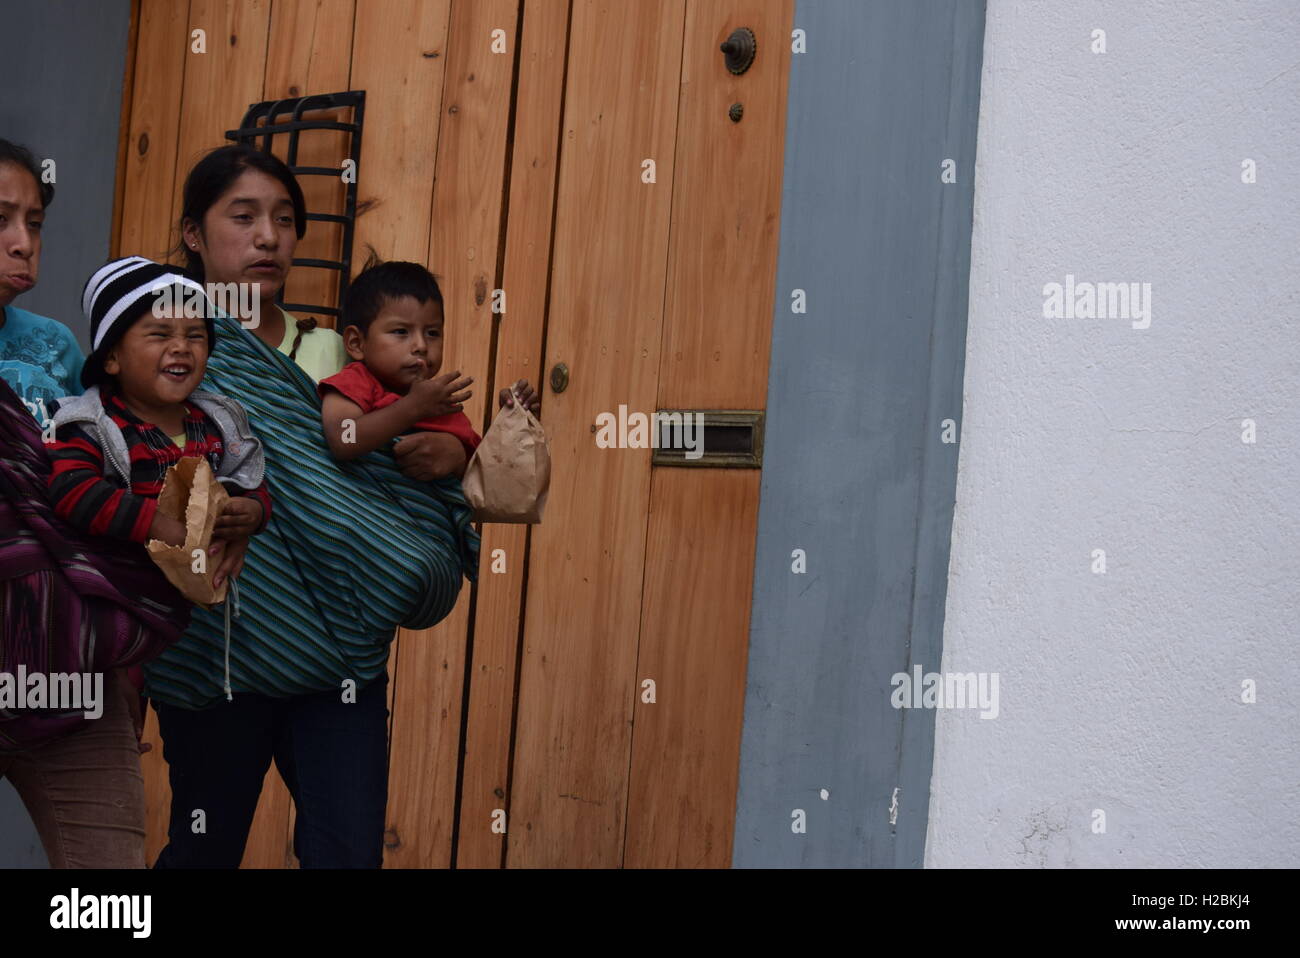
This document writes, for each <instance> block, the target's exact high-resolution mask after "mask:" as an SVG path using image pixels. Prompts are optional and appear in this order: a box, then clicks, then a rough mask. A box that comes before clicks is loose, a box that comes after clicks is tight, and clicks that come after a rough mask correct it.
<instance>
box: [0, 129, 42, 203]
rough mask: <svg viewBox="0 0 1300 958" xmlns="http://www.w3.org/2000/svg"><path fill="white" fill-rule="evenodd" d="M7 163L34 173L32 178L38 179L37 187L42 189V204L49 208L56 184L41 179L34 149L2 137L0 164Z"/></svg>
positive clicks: (0, 141)
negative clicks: (33, 152)
mask: <svg viewBox="0 0 1300 958" xmlns="http://www.w3.org/2000/svg"><path fill="white" fill-rule="evenodd" d="M5 163H12V164H13V165H14V166H16V167H18V168H19V169H20V170H26V171H27V172H28V173H30V174H32V179H34V180H35V181H36V188H37V189H38V190H40V191H41V206H42V207H44V208H45V209H47V210H48V209H49V208H50V204H51V203H53V202H54V184H53V183H44V182H42V181H41V165H40V164H39V163H38V162H36V157H35V156H34V155H33V154H32V151H31V150H29V149H27V147H25V146H19V145H18V144H17V143H10V142H9V141H8V140H6V139H0V166H2V165H4V164H5Z"/></svg>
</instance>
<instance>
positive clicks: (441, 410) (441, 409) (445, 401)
mask: <svg viewBox="0 0 1300 958" xmlns="http://www.w3.org/2000/svg"><path fill="white" fill-rule="evenodd" d="M473 381H474V380H473V378H472V377H470V376H465V377H464V378H460V370H456V371H454V372H449V373H439V374H438V375H437V376H434V377H432V378H430V379H421V380H418V381H416V382H415V383H413V384H412V385H411V390H410V392H409V393H407V395H408V396H410V397H412V402H415V403H416V404H417V408H418V409H420V411H421V414H422V417H421V418H426V419H436V418H437V417H439V416H449V415H451V414H452V413H454V412H460V411H461V407H462V406H463V405H464V404H465V402H466V401H467V400H468V399H469V397H470V396H472V395H474V394H473V393H472V392H471V391H470V390H469V388H468V387H469V384H470V383H472V382H473Z"/></svg>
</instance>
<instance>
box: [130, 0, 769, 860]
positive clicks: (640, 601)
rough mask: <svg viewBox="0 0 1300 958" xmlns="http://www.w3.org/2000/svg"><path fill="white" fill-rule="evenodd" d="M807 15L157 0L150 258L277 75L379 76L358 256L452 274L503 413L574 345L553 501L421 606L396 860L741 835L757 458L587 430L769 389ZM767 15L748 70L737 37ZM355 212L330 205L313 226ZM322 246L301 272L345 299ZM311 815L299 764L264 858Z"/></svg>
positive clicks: (279, 802) (493, 534)
mask: <svg viewBox="0 0 1300 958" xmlns="http://www.w3.org/2000/svg"><path fill="white" fill-rule="evenodd" d="M792 20H793V0H617V2H615V0H523V2H522V3H520V2H517V0H363V2H357V0H274V2H271V0H182V2H174V0H139V3H138V6H137V9H136V15H135V18H134V26H133V36H134V43H133V50H134V56H133V61H132V67H131V72H130V76H129V78H128V79H129V81H130V86H129V93H128V102H129V110H128V111H126V116H124V121H123V138H124V144H123V147H124V149H123V156H124V158H125V159H124V166H123V169H122V170H121V171H120V178H121V183H122V186H121V196H120V200H119V205H118V222H119V231H118V234H117V242H118V249H119V251H120V253H121V254H122V255H126V254H130V253H138V254H142V255H146V256H150V257H154V258H162V257H164V256H165V255H166V254H167V251H168V250H169V249H170V248H172V247H173V246H174V244H175V241H176V233H175V222H176V217H177V215H178V213H179V206H180V191H181V186H182V184H183V180H184V176H185V174H186V172H187V171H188V169H189V168H190V166H191V165H192V163H193V161H194V160H195V159H196V158H197V156H198V155H199V154H200V153H201V152H202V151H204V150H206V149H209V148H211V147H214V146H219V145H221V144H222V143H223V142H225V141H224V137H223V134H224V131H225V130H227V129H231V128H233V127H234V126H235V125H236V124H237V122H238V121H239V119H240V117H241V116H242V115H243V112H244V110H245V109H246V108H247V107H248V106H249V105H250V104H251V103H254V102H257V101H259V100H262V99H270V98H278V97H288V96H299V95H308V94H313V93H328V92H335V91H339V90H344V89H363V90H365V91H366V93H367V104H366V118H365V132H364V137H363V150H362V158H361V162H360V165H359V169H358V187H359V193H360V198H361V200H362V203H363V205H364V206H365V207H367V209H368V211H367V212H366V213H365V214H364V215H363V216H362V217H360V218H359V219H358V221H357V236H356V242H355V243H354V250H353V252H354V260H353V261H354V264H355V266H356V267H357V268H359V265H360V263H361V262H362V261H364V259H365V254H366V248H367V246H373V247H374V248H375V250H376V251H377V252H379V254H380V255H381V256H383V257H384V258H387V259H411V260H416V261H418V262H423V263H426V264H427V265H428V266H429V268H430V269H431V270H433V272H434V273H435V274H436V275H437V276H438V277H439V282H440V284H441V286H442V289H443V293H444V297H445V298H446V303H447V307H446V309H447V321H448V330H449V332H448V343H447V353H446V359H445V362H446V363H447V367H446V368H453V367H455V368H460V369H461V370H462V371H464V372H466V373H468V374H469V375H472V376H474V377H475V379H476V385H475V397H474V400H473V403H472V405H471V406H470V408H469V409H467V412H468V413H469V414H470V415H471V417H472V418H473V419H474V420H475V421H476V422H477V423H478V424H479V425H480V426H481V427H482V428H483V429H486V428H487V426H488V425H489V424H490V417H491V409H490V402H489V400H490V397H491V396H492V395H493V394H494V393H495V391H496V390H497V389H499V388H500V387H501V386H503V385H505V384H507V383H509V382H513V381H514V380H515V379H518V378H520V377H524V378H528V379H529V380H530V381H532V382H533V383H534V384H543V383H544V382H545V381H546V379H547V373H548V372H549V370H550V369H551V367H552V366H553V365H555V364H556V363H565V364H566V365H567V366H568V367H569V369H570V371H571V382H570V385H569V387H568V389H567V390H565V391H563V392H558V393H557V392H553V391H551V390H549V388H548V389H545V390H544V399H543V422H544V424H545V426H546V429H547V432H548V435H549V436H550V440H551V452H552V461H553V470H554V471H553V476H552V484H551V494H550V501H549V504H548V507H547V513H546V520H545V522H544V523H542V524H541V525H538V526H533V527H520V526H507V525H496V524H490V525H487V526H485V527H483V529H482V535H483V543H482V561H481V566H480V578H479V583H478V585H477V586H476V587H475V588H473V589H470V588H466V589H465V590H464V592H463V594H462V597H461V600H460V602H459V603H458V604H457V606H456V608H455V610H454V611H453V612H452V614H451V615H450V616H449V617H448V618H447V619H446V620H444V621H443V622H442V623H439V625H438V626H437V627H435V628H433V629H430V630H426V631H425V632H422V633H413V632H406V631H404V630H399V632H398V635H397V638H396V641H395V644H394V648H393V655H392V658H391V660H390V677H391V679H392V682H391V686H390V708H391V712H392V718H391V748H390V782H389V814H388V819H389V820H388V833H387V852H386V862H387V863H388V864H389V865H390V866H401V867H448V866H449V865H455V866H457V867H501V866H502V865H509V866H512V867H529V866H562V865H573V866H588V865H590V866H618V865H624V864H626V865H630V866H676V865H687V866H701V865H704V866H725V865H727V864H728V863H729V861H730V847H731V829H732V819H733V815H734V804H735V797H736V796H735V789H736V765H737V760H738V755H739V736H740V718H741V708H742V705H743V701H742V698H743V689H744V682H745V664H746V663H745V650H746V644H747V637H748V616H749V599H750V595H749V591H750V581H751V578H752V573H753V548H754V535H755V529H756V521H757V509H758V494H759V472H758V471H757V470H719V469H679V468H671V467H653V468H652V467H651V464H650V454H649V451H648V450H641V449H599V448H597V447H596V445H595V443H594V441H593V438H594V437H593V434H592V427H593V425H594V423H595V417H596V416H597V415H598V414H599V413H601V412H616V411H617V410H618V407H619V406H620V405H626V406H627V407H628V408H629V409H631V410H636V411H642V412H646V413H650V412H653V411H654V410H655V409H657V408H711V409H716V408H732V409H755V410H758V409H762V408H763V407H764V405H765V403H766V395H765V394H766V382H767V367H768V352H769V343H770V329H771V318H772V311H773V305H774V296H775V291H774V290H773V288H772V287H773V283H774V279H775V266H776V262H775V258H776V249H777V230H778V214H779V211H780V202H781V188H780V174H781V164H782V159H783V154H784V146H783V142H784V130H785V115H784V110H785V87H786V81H787V77H788V72H789V66H790V43H789V37H790V30H791V26H792ZM741 26H744V27H749V28H750V29H752V30H753V31H754V33H755V35H756V37H757V39H758V53H757V56H756V58H755V60H754V63H753V66H752V67H751V68H750V69H749V70H748V71H747V72H745V73H744V74H742V75H739V76H736V75H733V74H731V73H729V72H728V71H727V70H726V68H725V66H724V61H723V55H722V53H721V52H720V51H719V45H720V44H721V43H722V42H723V41H724V40H725V39H726V38H727V36H728V35H729V34H730V33H731V31H732V30H733V29H735V28H736V27H741ZM200 29H201V30H203V31H205V34H206V40H207V49H206V52H204V53H203V54H198V53H195V52H194V51H193V45H192V38H193V35H194V31H195V30H200ZM733 104H740V105H741V106H742V107H743V116H742V117H740V119H739V122H737V121H735V120H733V119H732V118H731V116H729V111H730V109H731V107H732V105H733ZM307 149H308V151H309V152H308V153H307V154H305V155H304V156H303V157H302V158H301V159H300V162H303V163H307V164H313V165H329V163H331V162H338V160H339V158H340V157H339V156H331V154H332V153H334V152H338V153H340V154H341V144H334V145H331V143H330V142H329V141H328V140H324V141H321V140H318V141H317V142H316V143H315V144H314V145H312V146H310V147H308V148H307ZM307 190H308V201H309V204H310V205H311V206H312V208H314V209H318V210H321V211H326V212H337V211H338V208H337V204H338V202H339V198H340V196H341V192H340V191H339V190H338V189H337V188H336V187H332V186H330V185H329V184H325V183H321V182H320V181H316V182H312V183H309V184H308V185H307ZM340 239H341V237H340V233H339V231H338V230H337V229H336V228H332V227H323V228H321V229H319V230H318V229H316V228H315V227H313V229H312V230H309V235H308V238H307V239H306V240H304V243H303V245H302V246H300V249H299V255H301V256H325V255H327V254H333V253H334V252H336V251H337V246H338V244H339V242H340ZM309 275H310V274H307V273H303V274H302V275H301V276H299V275H298V274H295V278H294V282H296V283H297V284H298V285H297V287H296V288H295V289H294V290H293V298H294V299H306V300H307V301H318V302H323V303H326V304H329V296H330V294H329V293H328V291H327V290H325V289H323V288H317V287H319V286H320V282H321V281H320V278H319V276H317V277H315V278H308V277H309ZM647 682H650V683H653V688H654V690H655V695H654V702H653V703H651V702H648V701H643V697H644V696H645V695H646V692H645V691H644V690H645V689H646V688H647V686H646V683H647ZM149 734H150V736H151V740H152V741H153V742H154V743H155V748H154V751H153V752H151V753H149V754H147V755H146V756H144V760H145V770H146V787H147V793H148V796H147V801H148V805H149V809H148V814H149V849H148V853H149V856H150V859H151V860H152V857H153V856H154V855H156V853H157V851H158V850H159V849H160V848H161V846H162V844H163V843H164V841H165V835H164V829H165V824H166V820H167V801H168V792H167V785H166V766H165V763H164V762H163V760H162V756H161V747H160V745H159V743H158V739H157V733H156V727H155V726H154V725H153V723H152V721H151V723H150V733H149ZM292 823H293V811H292V803H291V801H290V800H289V797H288V794H287V792H286V790H285V789H284V786H283V785H282V784H281V783H280V781H279V776H278V775H277V774H276V772H275V771H274V769H272V770H271V772H270V773H269V774H268V776H267V784H266V788H265V790H264V793H263V798H262V803H261V805H260V807H259V810H258V815H257V819H256V822H255V826H254V831H253V834H252V836H251V837H250V840H249V845H248V849H247V852H246V855H245V860H244V864H245V865H246V866H260V867H283V866H285V865H290V866H292V865H293V864H294V860H293V856H292V851H291V847H292V846H291V835H292Z"/></svg>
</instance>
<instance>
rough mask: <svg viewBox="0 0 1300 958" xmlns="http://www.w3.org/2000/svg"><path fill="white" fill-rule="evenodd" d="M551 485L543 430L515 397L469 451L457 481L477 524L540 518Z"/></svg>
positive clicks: (531, 520)
mask: <svg viewBox="0 0 1300 958" xmlns="http://www.w3.org/2000/svg"><path fill="white" fill-rule="evenodd" d="M550 485H551V453H550V447H549V446H548V445H547V442H546V431H545V430H544V429H542V424H541V423H540V422H538V421H537V417H536V416H534V415H533V414H532V413H531V412H529V411H528V410H527V409H525V408H524V406H523V404H522V403H520V402H519V397H517V396H516V397H515V404H514V405H513V406H507V407H506V408H505V409H502V410H499V411H498V412H497V415H496V418H495V419H493V420H492V425H491V426H490V427H489V428H488V431H487V435H486V436H484V437H483V441H482V442H481V443H479V445H478V448H477V449H475V450H474V458H472V459H471V460H470V461H469V466H468V467H467V468H466V469H465V478H464V480H462V482H461V486H462V487H463V488H464V490H465V499H466V500H467V501H468V502H469V504H470V505H471V506H472V507H473V508H474V518H475V519H476V520H478V521H480V522H529V523H531V522H541V521H542V510H543V509H544V508H545V507H546V491H547V489H549V488H550Z"/></svg>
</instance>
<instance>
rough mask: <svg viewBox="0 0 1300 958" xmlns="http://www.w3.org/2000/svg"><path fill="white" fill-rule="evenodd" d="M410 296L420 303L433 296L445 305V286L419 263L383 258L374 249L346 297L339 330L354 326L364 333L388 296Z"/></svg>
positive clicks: (399, 297)
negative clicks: (443, 298)
mask: <svg viewBox="0 0 1300 958" xmlns="http://www.w3.org/2000/svg"><path fill="white" fill-rule="evenodd" d="M403 296H410V297H412V298H413V299H414V300H415V301H416V302H418V303H419V304H420V305H424V304H425V303H427V302H428V301H429V300H433V301H434V302H435V303H437V304H438V305H439V306H441V305H442V290H440V289H438V281H437V280H436V279H434V277H433V274H432V273H430V272H429V271H428V270H427V269H425V268H424V267H423V266H421V265H420V264H419V263H405V262H401V261H400V260H394V261H393V262H389V263H385V262H382V261H381V260H380V259H379V257H378V256H376V255H375V253H374V251H373V250H371V253H370V258H369V259H368V260H366V265H365V266H364V267H363V268H362V270H361V272H360V273H358V274H357V278H356V279H354V280H353V281H352V285H350V286H349V287H348V291H347V295H345V296H344V297H343V315H342V316H341V317H340V318H339V330H340V331H342V330H344V329H347V328H348V327H349V326H355V327H357V329H359V330H360V331H361V335H362V336H364V335H365V334H366V331H367V330H368V329H369V328H370V324H371V322H373V321H374V318H375V317H376V316H378V315H379V311H380V309H382V308H383V305H384V302H385V301H386V300H392V299H401V298H402V297H403Z"/></svg>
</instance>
